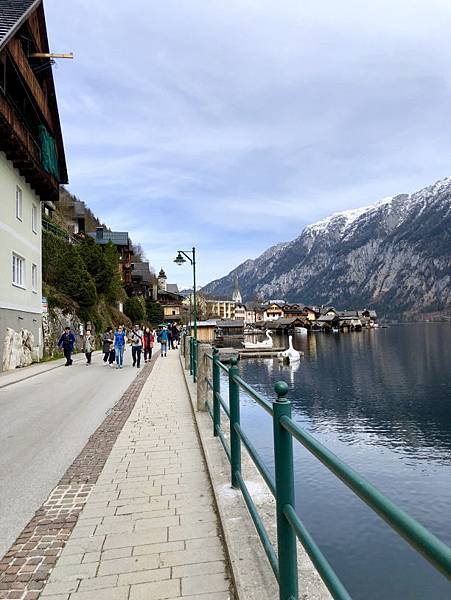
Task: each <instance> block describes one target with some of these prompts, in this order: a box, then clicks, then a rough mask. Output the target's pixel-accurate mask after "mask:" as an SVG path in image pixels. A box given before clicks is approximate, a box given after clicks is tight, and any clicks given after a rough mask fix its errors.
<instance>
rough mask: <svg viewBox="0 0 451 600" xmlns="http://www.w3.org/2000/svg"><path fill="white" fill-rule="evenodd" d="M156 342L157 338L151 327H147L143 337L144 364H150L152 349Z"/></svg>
mask: <svg viewBox="0 0 451 600" xmlns="http://www.w3.org/2000/svg"><path fill="white" fill-rule="evenodd" d="M154 342H155V337H154V335H153V333H152V332H151V331H150V328H149V327H146V329H145V331H144V336H143V348H144V362H145V363H146V362H150V360H151V358H152V349H153V345H154Z"/></svg>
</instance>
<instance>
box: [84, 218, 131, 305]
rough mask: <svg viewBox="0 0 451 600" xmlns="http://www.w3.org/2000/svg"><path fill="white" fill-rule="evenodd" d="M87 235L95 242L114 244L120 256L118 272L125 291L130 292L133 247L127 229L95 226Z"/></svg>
mask: <svg viewBox="0 0 451 600" xmlns="http://www.w3.org/2000/svg"><path fill="white" fill-rule="evenodd" d="M88 235H89V236H90V237H92V238H94V241H95V243H96V244H100V245H101V246H105V245H106V244H109V243H110V242H111V243H112V244H113V245H114V246H116V248H117V251H118V252H119V258H120V264H119V268H120V272H121V280H122V284H123V286H124V287H125V289H126V290H127V292H130V293H131V292H132V287H133V286H132V255H133V248H132V243H131V240H130V238H129V237H128V232H127V231H108V230H107V229H106V228H105V227H103V226H101V227H96V230H95V231H92V232H89V233H88Z"/></svg>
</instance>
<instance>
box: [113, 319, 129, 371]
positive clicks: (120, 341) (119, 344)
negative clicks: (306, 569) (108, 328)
mask: <svg viewBox="0 0 451 600" xmlns="http://www.w3.org/2000/svg"><path fill="white" fill-rule="evenodd" d="M126 344H127V336H126V335H125V331H124V328H123V327H122V325H119V327H118V328H117V329H116V331H115V332H114V353H115V357H116V369H122V366H123V362H124V352H125V350H126Z"/></svg>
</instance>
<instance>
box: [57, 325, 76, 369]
mask: <svg viewBox="0 0 451 600" xmlns="http://www.w3.org/2000/svg"><path fill="white" fill-rule="evenodd" d="M74 345H75V335H74V334H73V333H72V331H71V330H70V327H65V328H64V333H63V334H62V336H61V337H60V339H59V342H58V348H62V349H63V352H64V358H65V359H66V364H65V365H64V366H65V367H70V366H71V365H72V362H73V361H72V352H73V351H74Z"/></svg>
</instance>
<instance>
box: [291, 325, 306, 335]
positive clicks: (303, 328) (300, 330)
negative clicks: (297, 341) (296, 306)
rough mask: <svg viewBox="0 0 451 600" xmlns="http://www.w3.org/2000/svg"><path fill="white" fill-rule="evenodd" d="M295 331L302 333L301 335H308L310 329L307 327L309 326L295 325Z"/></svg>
mask: <svg viewBox="0 0 451 600" xmlns="http://www.w3.org/2000/svg"><path fill="white" fill-rule="evenodd" d="M294 333H300V334H301V335H307V333H308V329H307V327H295V328H294Z"/></svg>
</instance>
